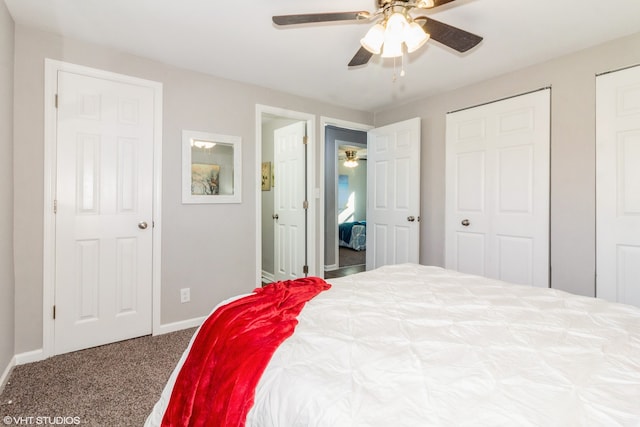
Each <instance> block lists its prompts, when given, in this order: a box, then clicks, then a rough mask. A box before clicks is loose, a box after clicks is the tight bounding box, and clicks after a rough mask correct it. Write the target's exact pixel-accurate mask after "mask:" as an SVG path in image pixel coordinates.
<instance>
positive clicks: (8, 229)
mask: <svg viewBox="0 0 640 427" xmlns="http://www.w3.org/2000/svg"><path fill="white" fill-rule="evenodd" d="M13 27H14V25H13V19H11V16H10V15H9V12H8V10H7V7H6V6H5V4H4V2H0V94H2V95H1V96H0V376H2V374H3V373H4V372H5V369H6V367H7V366H9V363H10V362H11V359H12V358H13V355H14V353H15V352H14V345H15V344H14V342H15V339H14V275H13ZM1 386H2V384H0V388H1Z"/></svg>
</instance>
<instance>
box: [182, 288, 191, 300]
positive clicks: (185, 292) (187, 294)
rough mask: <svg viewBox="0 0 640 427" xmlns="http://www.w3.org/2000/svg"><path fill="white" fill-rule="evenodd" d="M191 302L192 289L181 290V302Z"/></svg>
mask: <svg viewBox="0 0 640 427" xmlns="http://www.w3.org/2000/svg"><path fill="white" fill-rule="evenodd" d="M189 301H191V288H182V289H180V302H181V303H185V302H189Z"/></svg>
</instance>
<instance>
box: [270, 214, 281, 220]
mask: <svg viewBox="0 0 640 427" xmlns="http://www.w3.org/2000/svg"><path fill="white" fill-rule="evenodd" d="M271 218H273V219H278V218H280V217H279V216H278V214H273V215H271Z"/></svg>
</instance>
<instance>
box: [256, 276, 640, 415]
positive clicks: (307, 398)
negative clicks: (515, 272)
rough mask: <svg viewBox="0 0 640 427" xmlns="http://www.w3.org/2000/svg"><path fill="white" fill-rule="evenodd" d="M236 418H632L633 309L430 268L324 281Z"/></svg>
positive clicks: (638, 370)
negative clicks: (324, 287) (250, 402)
mask: <svg viewBox="0 0 640 427" xmlns="http://www.w3.org/2000/svg"><path fill="white" fill-rule="evenodd" d="M328 282H330V283H331V284H332V285H333V287H332V288H331V289H330V290H328V291H326V292H323V293H322V294H320V295H318V296H317V297H316V298H314V299H313V300H312V301H310V302H309V303H307V305H306V306H305V308H304V310H303V311H302V313H301V315H300V316H299V321H300V323H299V325H298V326H297V328H296V331H295V333H294V335H293V336H292V337H291V338H289V339H288V340H287V341H285V342H284V343H283V344H282V345H281V346H280V348H279V349H278V350H277V351H276V353H275V354H274V357H273V359H272V361H271V363H270V364H269V366H268V367H267V369H266V371H265V373H264V375H263V376H262V379H261V381H260V383H259V385H258V388H257V390H256V403H255V405H254V407H253V409H252V410H251V412H250V413H249V416H248V419H247V426H253V427H258V426H259V427H296V426H300V427H303V426H304V427H310V426H323V427H337V426H345V427H346V426H349V427H351V426H367V427H389V426H394V427H396V426H410V427H416V426H563V427H566V426H578V425H579V426H589V425H592V426H605V425H606V426H615V425H621V426H622V425H624V426H638V425H640V310H639V309H637V308H634V307H630V306H624V305H619V304H612V303H608V302H605V301H603V300H599V299H594V298H588V297H579V296H575V295H571V294H568V293H564V292H561V291H556V290H550V289H538V288H531V287H526V286H518V285H511V284H506V283H503V282H499V281H493V280H488V279H482V278H478V277H475V276H468V275H462V274H459V273H454V272H451V271H447V270H443V269H441V268H437V267H425V266H418V265H398V266H387V267H383V268H381V269H378V270H375V271H372V272H366V273H362V274H359V275H356V276H349V277H346V278H342V279H334V280H328Z"/></svg>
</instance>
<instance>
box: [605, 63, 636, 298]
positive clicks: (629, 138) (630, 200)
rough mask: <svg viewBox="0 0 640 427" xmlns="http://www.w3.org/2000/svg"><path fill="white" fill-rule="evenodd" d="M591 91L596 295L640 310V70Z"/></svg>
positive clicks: (612, 75)
mask: <svg viewBox="0 0 640 427" xmlns="http://www.w3.org/2000/svg"><path fill="white" fill-rule="evenodd" d="M596 87H597V90H596V200H597V202H596V206H597V209H596V218H597V219H596V241H597V245H596V271H597V279H596V295H597V296H598V297H601V298H605V299H607V300H610V301H617V302H622V303H625V304H632V305H636V306H638V307H640V67H633V68H628V69H626V70H621V71H617V72H613V73H609V74H605V75H601V76H598V77H597V79H596Z"/></svg>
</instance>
